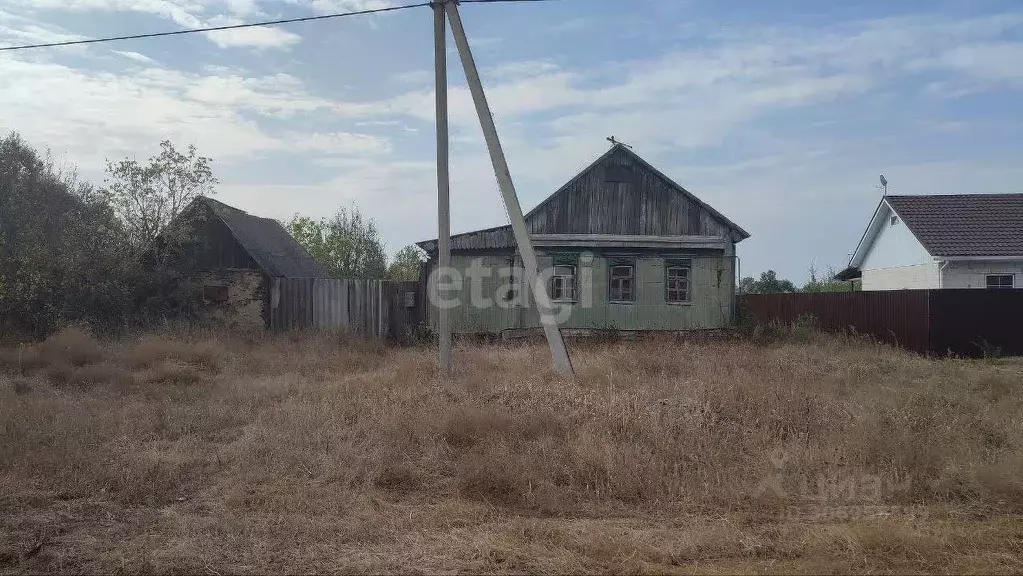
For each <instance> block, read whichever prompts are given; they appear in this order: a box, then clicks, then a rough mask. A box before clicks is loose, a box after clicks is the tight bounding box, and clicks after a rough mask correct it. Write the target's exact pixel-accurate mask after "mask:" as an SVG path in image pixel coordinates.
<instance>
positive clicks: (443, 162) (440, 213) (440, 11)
mask: <svg viewBox="0 0 1023 576" xmlns="http://www.w3.org/2000/svg"><path fill="white" fill-rule="evenodd" d="M444 3H445V0H439V1H435V2H434V3H433V42H434V63H435V65H434V68H435V71H436V74H437V78H436V80H437V86H436V94H437V270H445V271H446V270H447V269H448V268H449V267H450V266H451V202H450V191H451V182H450V170H449V168H450V167H449V153H448V56H447V26H446V24H445V20H444ZM437 314H438V316H437V340H438V342H439V347H440V373H441V374H443V375H444V376H451V311H450V310H449V309H448V308H447V307H445V306H438V307H437Z"/></svg>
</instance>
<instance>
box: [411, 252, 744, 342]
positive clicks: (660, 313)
mask: <svg viewBox="0 0 1023 576" xmlns="http://www.w3.org/2000/svg"><path fill="white" fill-rule="evenodd" d="M556 255H557V256H556ZM566 257H572V258H577V263H576V265H577V275H576V276H577V284H578V287H577V288H578V298H577V302H575V303H556V304H555V306H556V307H557V308H558V309H559V310H564V314H565V315H563V316H562V318H565V320H564V321H563V322H562V323H561V326H562V327H563V328H610V329H618V330H692V329H706V328H721V327H724V326H727V325H728V324H729V323H730V322H731V314H732V303H733V293H732V290H733V284H734V283H733V278H732V277H733V276H734V268H733V266H734V258H733V257H732V256H731V254H730V253H728V252H727V251H721V250H702V251H689V252H685V253H681V252H680V253H670V252H658V253H657V254H638V255H629V256H624V255H622V256H619V255H616V254H614V253H613V252H610V251H609V252H601V251H596V250H593V251H583V252H581V253H580V252H560V251H550V252H547V253H540V254H539V264H540V269H541V270H544V269H547V268H549V267H551V266H552V265H553V263H554V261H555V259H556V258H557V261H558V262H559V263H560V262H562V261H563V259H564V258H566ZM509 258H511V254H510V253H507V252H506V253H493V254H474V255H467V254H457V253H456V254H452V258H451V264H452V267H454V268H455V269H457V270H459V271H460V272H461V274H462V283H461V289H460V290H459V291H458V293H457V295H458V300H459V304H458V306H456V307H455V308H453V309H452V310H451V324H452V330H453V331H454V332H456V333H485V332H490V333H496V332H500V331H502V330H506V329H513V328H534V327H539V326H540V322H539V315H538V314H537V312H536V307H535V306H534V305H533V302H532V298H531V296H530V292H529V290H528V289H527V288H526V287H525V286H524V284H522V285H521V288H520V290H521V292H522V295H523V298H524V300H525V304H526V305H525V306H517V305H513V304H514V303H508V302H506V301H505V300H504V295H505V294H506V293H507V288H508V286H509V282H508V280H507V279H506V278H501V277H499V275H498V270H500V269H501V268H507V266H508V262H509ZM619 258H627V259H631V260H632V261H633V262H634V263H635V266H636V287H635V290H636V298H635V302H633V303H630V304H621V303H615V302H610V301H609V294H608V275H609V269H610V263H611V262H612V261H616V260H618V259H619ZM670 259H689V260H690V261H691V264H692V269H691V278H690V285H691V286H690V302H689V303H687V304H674V303H667V302H665V289H664V281H665V278H664V265H665V260H670ZM474 262H475V263H476V265H477V266H480V267H489V269H490V273H489V274H482V280H481V282H480V286H481V289H480V290H479V291H478V292H477V294H476V300H477V302H479V301H480V298H481V297H482V298H483V300H482V301H483V302H484V306H482V307H479V306H476V305H473V302H472V300H473V298H472V296H473V295H472V294H471V285H472V282H471V279H470V277H469V271H470V268H472V267H473V265H474ZM483 270H486V268H483ZM587 285H588V286H589V301H590V305H588V306H587V305H586V300H587V296H586V294H585V291H586V286H587ZM452 294H454V292H453V293H452ZM566 316H567V318H566ZM436 317H437V316H436V314H435V313H431V321H432V322H433V323H434V325H436Z"/></svg>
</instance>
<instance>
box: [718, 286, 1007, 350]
mask: <svg viewBox="0 0 1023 576" xmlns="http://www.w3.org/2000/svg"><path fill="white" fill-rule="evenodd" d="M738 306H739V310H740V317H746V318H749V319H752V320H754V321H756V322H760V323H770V322H781V323H792V322H795V321H796V320H797V319H798V318H799V317H800V316H812V317H813V318H814V320H815V322H816V324H817V326H818V327H819V328H821V329H822V330H825V331H843V330H850V329H852V330H855V331H856V332H858V333H861V334H869V335H871V336H873V337H875V338H877V339H878V340H880V341H882V342H888V343H891V344H896V345H898V346H902V347H904V348H908V349H910V350H914V351H916V352H921V353H930V354H940V355H945V354H948V353H953V354H957V355H961V356H981V355H984V354H988V353H992V352H994V353H999V354H1011V355H1018V354H1023V330H1021V326H1023V290H892V291H879V292H835V293H792V294H744V295H741V296H739V304H738Z"/></svg>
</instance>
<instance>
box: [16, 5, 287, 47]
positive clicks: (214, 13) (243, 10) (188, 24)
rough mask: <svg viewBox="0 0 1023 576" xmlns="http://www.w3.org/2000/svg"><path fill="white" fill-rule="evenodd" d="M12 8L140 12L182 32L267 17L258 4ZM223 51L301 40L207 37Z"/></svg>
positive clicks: (276, 34) (260, 34) (267, 31)
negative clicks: (168, 23) (161, 20)
mask: <svg viewBox="0 0 1023 576" xmlns="http://www.w3.org/2000/svg"><path fill="white" fill-rule="evenodd" d="M10 1H11V2H12V5H13V6H21V7H24V8H28V9H31V10H35V11H48V10H60V11H64V12H68V11H70V12H140V13H145V14H151V15H154V16H157V17H160V18H163V19H166V20H170V21H172V22H174V23H175V24H177V25H179V26H181V27H183V28H205V27H209V26H225V25H234V24H241V23H243V22H245V19H246V18H249V19H251V18H254V17H258V16H265V13H264V12H263V11H262V10H260V8H259V6H258V4H257V2H256V0H205V1H204V0H10ZM206 37H207V38H209V39H210V41H212V42H213V43H214V44H216V45H217V46H219V47H221V48H232V47H239V46H253V47H258V48H287V47H289V46H292V45H294V44H296V43H298V42H300V41H301V39H302V38H301V36H299V35H298V34H295V33H293V32H288V31H286V30H282V29H280V28H276V27H261V28H241V29H236V30H224V31H219V32H210V33H208V34H206Z"/></svg>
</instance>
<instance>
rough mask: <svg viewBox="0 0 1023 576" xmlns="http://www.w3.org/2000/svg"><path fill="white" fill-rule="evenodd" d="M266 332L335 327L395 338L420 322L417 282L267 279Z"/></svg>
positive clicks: (421, 303) (419, 298)
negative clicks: (267, 316) (267, 323)
mask: <svg viewBox="0 0 1023 576" xmlns="http://www.w3.org/2000/svg"><path fill="white" fill-rule="evenodd" d="M269 299H270V314H269V316H270V329H271V330H272V331H274V332H283V331H287V330H299V329H304V328H338V329H342V330H349V331H352V332H357V333H361V334H367V335H369V336H375V337H381V338H383V337H391V338H400V337H402V336H403V335H404V333H405V332H407V331H408V330H411V329H413V328H415V326H416V325H417V324H418V323H419V322H420V318H421V314H420V310H422V308H423V302H422V297H421V294H420V291H419V283H418V282H389V281H386V280H334V279H323V278H273V279H271V280H270V290H269Z"/></svg>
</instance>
